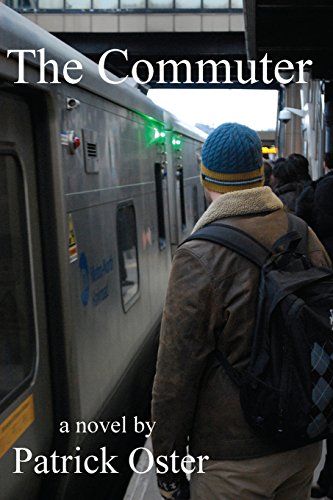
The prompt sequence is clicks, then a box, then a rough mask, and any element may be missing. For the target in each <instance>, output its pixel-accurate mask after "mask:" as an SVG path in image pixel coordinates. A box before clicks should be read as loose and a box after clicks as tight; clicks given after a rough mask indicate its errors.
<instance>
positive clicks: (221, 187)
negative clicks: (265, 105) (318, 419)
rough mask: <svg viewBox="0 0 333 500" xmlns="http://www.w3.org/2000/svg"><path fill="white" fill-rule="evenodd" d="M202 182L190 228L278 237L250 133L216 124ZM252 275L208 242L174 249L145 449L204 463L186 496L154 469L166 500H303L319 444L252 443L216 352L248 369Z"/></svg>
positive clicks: (275, 201) (269, 239)
mask: <svg viewBox="0 0 333 500" xmlns="http://www.w3.org/2000/svg"><path fill="white" fill-rule="evenodd" d="M201 182H202V184H203V187H204V192H205V196H206V198H207V201H208V202H209V203H210V205H209V207H208V209H207V210H206V212H205V213H204V214H203V215H202V216H201V218H200V219H199V221H198V222H197V224H196V225H195V227H194V230H193V231H196V230H197V229H200V228H202V227H204V226H206V225H207V224H210V223H212V222H217V221H220V222H224V223H225V224H229V225H230V224H232V225H234V226H236V227H237V228H239V229H241V230H243V231H246V232H247V233H248V234H249V235H251V236H253V237H254V238H255V239H257V240H259V241H260V243H262V244H263V245H264V246H266V247H268V248H271V247H272V245H273V243H274V242H275V241H276V240H277V239H278V238H279V237H280V236H281V235H282V234H285V233H286V232H287V229H288V217H287V213H286V210H285V208H284V207H283V204H282V202H281V200H280V199H279V198H278V197H277V196H276V195H275V194H274V193H273V192H272V190H271V188H270V187H268V186H264V168H263V164H262V155H261V141H260V139H259V136H258V135H257V133H256V132H255V131H254V130H252V129H250V128H248V127H246V126H244V125H240V124H238V123H225V124H223V125H221V126H219V127H217V128H216V129H215V130H214V131H213V132H212V133H211V134H210V135H209V136H208V138H207V139H206V142H205V143H204V146H203V150H202V165H201ZM308 255H309V258H310V259H311V261H312V262H313V263H314V264H315V265H318V266H324V265H326V266H327V265H329V264H328V262H327V257H326V253H325V251H324V249H323V247H322V245H321V244H320V242H319V241H318V239H317V238H316V236H315V235H314V234H313V232H311V231H309V237H308ZM259 273H260V270H259V269H258V267H257V266H256V265H255V264H253V263H251V262H250V261H248V260H247V259H245V258H244V257H242V256H240V255H238V254H237V253H235V252H234V251H232V250H230V249H228V248H226V247H224V246H222V245H216V244H214V243H212V242H210V241H202V240H192V241H187V242H185V243H184V244H183V245H182V246H181V247H180V248H178V250H177V251H176V253H175V256H174V259H173V263H172V269H171V274H170V279H169V284H168V290H167V296H166V301H165V306H164V311H163V318H162V324H161V335H160V344H159V352H158V361H157V367H156V375H155V380H154V386H153V400H152V420H153V421H154V422H155V427H154V431H153V434H152V442H153V452H154V456H155V459H157V457H159V456H166V457H170V461H169V462H171V456H172V455H173V454H174V453H175V454H176V455H177V456H178V460H179V462H181V460H182V459H183V457H184V456H185V455H186V454H187V447H188V452H189V453H190V455H191V456H192V457H200V456H204V457H206V456H208V457H209V460H207V461H205V462H204V463H203V473H195V472H194V473H193V474H192V475H191V481H190V491H189V490H188V481H187V479H186V475H185V472H182V471H181V470H179V472H177V471H174V472H172V471H170V468H169V469H168V470H167V471H165V470H160V471H159V472H158V485H159V488H160V493H161V496H162V497H163V498H165V499H182V500H186V499H188V498H191V500H236V499H237V500H259V499H263V498H266V499H269V498H270V499H273V498H274V499H275V500H307V499H309V498H310V488H311V483H312V476H313V471H314V468H315V467H316V465H317V463H318V461H319V459H320V456H321V443H313V444H310V445H308V446H304V447H301V448H297V449H288V450H286V449H285V447H283V448H282V449H281V445H277V444H276V443H274V442H271V441H268V440H266V439H263V438H262V437H259V436H258V434H257V433H256V432H255V431H254V430H253V429H252V428H251V427H250V426H249V425H248V423H247V422H246V420H245V417H244V415H243V412H242V409H241V406H240V401H239V388H238V386H236V384H235V383H234V382H232V380H231V379H230V378H229V375H227V373H226V372H225V370H224V369H223V368H222V365H221V364H220V362H219V360H218V359H217V358H216V355H215V351H216V350H217V349H218V350H220V351H223V353H224V355H225V356H226V358H227V360H228V361H229V363H230V364H231V365H232V366H233V367H234V368H235V369H238V370H242V369H244V368H245V367H246V366H247V364H248V362H249V359H250V355H251V334H252V332H253V329H254V325H255V321H256V303H257V293H258V283H259ZM169 465H170V464H169ZM192 466H193V464H192ZM192 466H191V467H192ZM178 469H179V463H178Z"/></svg>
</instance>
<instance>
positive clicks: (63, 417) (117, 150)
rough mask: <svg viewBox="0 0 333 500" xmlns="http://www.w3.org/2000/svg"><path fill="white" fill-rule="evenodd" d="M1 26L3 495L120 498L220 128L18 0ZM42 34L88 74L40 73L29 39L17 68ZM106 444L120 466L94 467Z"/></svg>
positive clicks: (9, 499) (3, 12) (53, 52)
mask: <svg viewBox="0 0 333 500" xmlns="http://www.w3.org/2000/svg"><path fill="white" fill-rule="evenodd" d="M0 25H1V31H0V109H1V126H0V177H1V179H0V189H1V196H0V203H1V210H0V477H1V493H0V496H1V499H2V500H14V499H15V500H16V499H17V498H24V499H25V500H30V499H32V500H33V499H45V498H47V499H52V498H56V499H70V500H72V499H74V498H75V499H76V498H80V499H85V498H87V499H88V498H89V499H91V498H94V499H104V498H105V499H108V500H110V499H112V500H117V499H121V498H123V496H124V494H125V491H126V486H127V483H128V480H129V478H130V475H131V473H132V472H133V471H132V470H131V468H130V467H129V466H128V456H129V454H130V453H131V452H132V451H133V449H135V448H136V447H140V446H142V444H143V442H144V439H145V437H144V433H143V432H141V431H140V429H138V428H136V427H135V424H138V422H148V421H149V407H150V394H151V386H152V380H153V376H154V369H155V359H156V351H157V345H158V331H159V324H160V318H161V313H162V308H163V302H164V297H165V292H166V287H167V282H168V274H169V271H170V267H171V262H172V256H173V253H174V251H175V249H176V248H177V245H178V244H179V243H180V242H181V241H182V240H183V239H184V238H186V237H187V236H188V235H189V234H190V232H191V230H192V228H193V225H194V223H195V222H196V221H197V219H198V218H199V217H200V215H201V214H202V213H203V212H204V210H205V209H206V205H205V200H204V194H203V190H202V186H201V184H200V176H199V165H200V160H201V147H202V144H203V142H204V140H205V137H206V136H205V134H204V133H203V132H200V131H199V130H197V129H196V128H194V127H191V126H187V125H185V124H183V123H182V122H181V121H180V120H178V119H177V118H176V117H175V116H173V115H172V114H170V113H169V112H167V111H165V110H163V109H162V108H160V107H158V106H157V105H156V104H154V103H153V102H152V101H151V100H150V99H149V98H148V97H147V96H145V95H144V94H143V93H142V92H140V91H139V90H138V89H137V88H134V87H131V86H130V85H127V84H125V83H124V84H121V85H114V86H111V85H108V84H107V83H105V82H103V81H102V80H101V78H99V75H98V72H97V69H96V68H97V66H96V64H95V63H94V62H92V61H90V60H89V59H87V58H85V57H84V56H83V55H82V54H79V53H78V52H76V51H75V50H74V49H72V48H70V47H68V46H67V45H65V44H64V43H62V42H61V41H59V40H58V39H56V38H55V37H53V36H52V35H50V34H49V33H47V32H46V31H44V30H42V29H41V28H39V27H37V26H36V25H34V24H33V23H31V22H30V21H28V20H27V19H24V18H23V17H22V16H20V15H19V14H17V13H16V12H14V11H12V10H11V9H10V8H8V7H6V6H5V5H4V4H0ZM40 48H44V49H45V51H46V53H47V55H48V58H49V59H52V60H54V61H56V62H57V64H58V67H59V68H64V65H65V63H66V61H68V60H69V59H75V60H76V61H80V62H81V63H82V66H83V67H84V74H83V77H82V79H81V81H80V82H79V83H77V84H75V85H72V84H70V83H68V82H67V81H66V79H65V78H64V77H63V73H62V70H61V69H60V72H59V83H58V84H53V83H50V82H51V79H52V75H51V73H49V72H48V71H46V81H45V83H40V82H39V81H40V72H39V69H40V68H39V65H38V61H37V60H36V58H34V57H33V56H32V54H29V53H27V54H26V60H25V78H26V81H27V83H19V84H18V83H15V82H16V81H17V79H18V72H19V58H18V57H16V56H17V54H18V52H17V51H18V50H22V49H26V50H33V49H40ZM9 50H11V51H13V52H11V54H9V52H8V51H9ZM15 51H16V52H15ZM15 54H16V55H15ZM30 56H31V57H30ZM101 450H102V451H103V450H104V451H105V453H107V454H108V455H107V456H109V455H110V456H111V455H112V456H115V457H116V459H115V460H114V462H112V464H113V463H114V464H115V465H114V468H115V472H116V473H108V472H109V469H108V471H104V473H92V472H91V470H94V467H92V466H93V465H94V459H92V461H90V462H88V460H89V457H91V456H93V455H96V453H97V452H99V453H101ZM54 456H58V457H70V456H71V457H72V459H73V460H72V465H71V464H70V463H69V462H68V470H67V469H66V470H65V471H63V470H60V469H59V468H57V466H55V465H54V464H53V465H54V467H53V465H52V466H51V465H50V462H49V461H50V460H51V457H54ZM41 457H45V460H44V462H43V464H42V461H43V458H41ZM79 458H80V460H81V459H82V460H87V462H86V463H87V464H88V463H89V464H90V465H89V466H90V469H89V468H88V470H87V469H85V472H82V471H79V470H76V469H77V467H78V460H79ZM61 460H63V459H61ZM46 462H47V463H46ZM75 467H76V469H75Z"/></svg>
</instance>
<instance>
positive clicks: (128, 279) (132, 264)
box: [117, 203, 139, 312]
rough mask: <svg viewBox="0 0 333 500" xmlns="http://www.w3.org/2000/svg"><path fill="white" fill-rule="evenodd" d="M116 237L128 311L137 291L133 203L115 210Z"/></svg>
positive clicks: (120, 272) (122, 286)
mask: <svg viewBox="0 0 333 500" xmlns="http://www.w3.org/2000/svg"><path fill="white" fill-rule="evenodd" d="M117 238H118V256H119V274H120V286H121V295H122V303H123V308H124V311H125V312H126V311H128V310H129V308H130V307H131V306H132V304H133V303H134V302H135V300H136V299H137V298H138V292H139V263H138V243H137V233H136V220H135V210H134V206H133V203H127V204H125V205H120V206H119V208H118V212H117Z"/></svg>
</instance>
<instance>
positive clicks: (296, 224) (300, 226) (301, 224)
mask: <svg viewBox="0 0 333 500" xmlns="http://www.w3.org/2000/svg"><path fill="white" fill-rule="evenodd" d="M288 231H296V232H297V233H298V234H299V235H300V236H301V237H302V239H301V241H300V242H299V244H298V247H297V248H298V250H299V251H300V252H302V254H304V255H307V253H308V234H309V227H308V225H307V223H306V222H305V221H304V220H303V219H300V218H299V217H297V216H296V215H293V214H291V213H288Z"/></svg>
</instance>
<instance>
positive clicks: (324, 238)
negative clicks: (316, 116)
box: [296, 153, 333, 261]
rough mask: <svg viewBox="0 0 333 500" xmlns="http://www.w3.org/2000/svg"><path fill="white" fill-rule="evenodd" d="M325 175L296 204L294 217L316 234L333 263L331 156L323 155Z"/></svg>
mask: <svg viewBox="0 0 333 500" xmlns="http://www.w3.org/2000/svg"><path fill="white" fill-rule="evenodd" d="M324 170H325V175H323V176H322V177H320V179H318V180H316V181H313V182H311V184H310V185H309V186H307V187H306V188H305V189H304V191H303V192H302V194H301V195H300V197H299V198H298V200H297V203H296V215H298V217H301V218H302V219H304V220H305V221H306V222H307V223H308V224H309V226H311V228H312V229H313V230H314V232H315V233H316V234H317V236H318V238H319V239H320V241H321V242H322V243H323V245H324V247H325V248H326V250H327V252H328V254H329V256H330V258H331V260H332V261H333V154H332V153H325V156H324Z"/></svg>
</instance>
